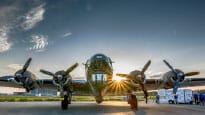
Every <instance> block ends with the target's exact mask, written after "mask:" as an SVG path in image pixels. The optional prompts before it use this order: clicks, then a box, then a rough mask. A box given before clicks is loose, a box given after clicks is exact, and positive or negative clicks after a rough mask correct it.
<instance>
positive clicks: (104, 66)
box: [85, 54, 113, 103]
mask: <svg viewBox="0 0 205 115" xmlns="http://www.w3.org/2000/svg"><path fill="white" fill-rule="evenodd" d="M85 69H86V77H87V81H88V83H89V85H90V88H91V90H92V93H93V95H94V96H95V99H96V102H97V103H101V102H102V101H103V96H104V95H105V92H106V88H105V87H106V85H107V83H108V82H109V81H111V80H112V75H113V68H112V61H111V59H110V58H109V57H107V56H105V55H104V54H96V55H94V56H92V57H91V58H90V59H89V60H87V62H86V64H85Z"/></svg>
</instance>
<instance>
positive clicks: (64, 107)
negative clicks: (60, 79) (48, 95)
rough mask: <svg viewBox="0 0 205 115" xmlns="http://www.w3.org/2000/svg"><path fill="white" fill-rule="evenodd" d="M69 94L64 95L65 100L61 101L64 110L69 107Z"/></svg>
mask: <svg viewBox="0 0 205 115" xmlns="http://www.w3.org/2000/svg"><path fill="white" fill-rule="evenodd" d="M68 103H69V101H68V96H67V95H64V100H62V101H61V108H62V110H66V109H68Z"/></svg>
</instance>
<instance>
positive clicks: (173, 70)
mask: <svg viewBox="0 0 205 115" xmlns="http://www.w3.org/2000/svg"><path fill="white" fill-rule="evenodd" d="M163 61H164V63H165V64H166V65H167V66H168V67H169V68H170V69H171V70H172V72H174V73H175V74H177V72H176V71H175V69H174V68H173V67H172V66H171V65H170V64H169V63H168V62H167V61H166V60H163Z"/></svg>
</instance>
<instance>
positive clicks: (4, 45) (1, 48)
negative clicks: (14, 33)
mask: <svg viewBox="0 0 205 115" xmlns="http://www.w3.org/2000/svg"><path fill="white" fill-rule="evenodd" d="M8 31H9V30H8V29H7V28H6V27H2V28H0V53H1V52H5V51H7V50H9V49H10V48H11V43H9V42H8Z"/></svg>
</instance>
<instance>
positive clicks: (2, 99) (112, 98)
mask: <svg viewBox="0 0 205 115" xmlns="http://www.w3.org/2000/svg"><path fill="white" fill-rule="evenodd" d="M61 100H63V98H60V97H32V96H0V102H29V101H61ZM72 101H95V98H94V97H93V96H73V97H72ZM104 101H123V98H122V97H121V96H105V97H104Z"/></svg>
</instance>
